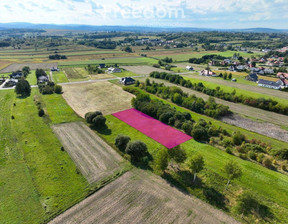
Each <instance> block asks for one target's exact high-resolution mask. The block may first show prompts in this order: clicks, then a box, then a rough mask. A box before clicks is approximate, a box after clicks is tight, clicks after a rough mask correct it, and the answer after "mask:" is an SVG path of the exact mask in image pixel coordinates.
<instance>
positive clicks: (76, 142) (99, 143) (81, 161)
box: [52, 122, 124, 183]
mask: <svg viewBox="0 0 288 224" xmlns="http://www.w3.org/2000/svg"><path fill="white" fill-rule="evenodd" d="M52 128H53V130H54V133H56V135H57V136H58V138H59V140H60V141H61V142H62V144H63V146H64V148H65V150H66V151H67V152H68V153H69V155H70V157H71V158H72V159H73V160H74V162H75V163H76V164H77V166H78V168H79V170H80V171H81V173H82V174H83V176H84V177H86V179H87V180H88V182H89V183H93V182H96V181H99V180H101V179H102V178H105V177H107V176H109V175H111V174H113V172H115V171H116V170H117V169H120V166H121V163H124V160H123V158H122V157H121V156H120V155H119V154H118V153H117V152H116V151H115V150H114V149H113V148H111V146H109V145H108V144H107V143H105V142H104V141H103V140H102V139H101V138H100V137H99V136H98V135H96V134H95V133H94V132H93V131H92V130H91V129H90V128H89V127H88V126H86V125H85V124H84V123H82V122H76V123H75V122H74V123H65V124H60V125H54V126H53V127H52Z"/></svg>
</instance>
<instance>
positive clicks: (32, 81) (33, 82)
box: [26, 70, 37, 85]
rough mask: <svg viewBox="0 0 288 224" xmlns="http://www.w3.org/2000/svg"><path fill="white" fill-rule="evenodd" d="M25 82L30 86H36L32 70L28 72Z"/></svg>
mask: <svg viewBox="0 0 288 224" xmlns="http://www.w3.org/2000/svg"><path fill="white" fill-rule="evenodd" d="M26 80H27V81H28V82H29V83H30V85H37V78H36V75H35V71H34V70H33V71H31V72H30V74H29V75H28V76H27V78H26Z"/></svg>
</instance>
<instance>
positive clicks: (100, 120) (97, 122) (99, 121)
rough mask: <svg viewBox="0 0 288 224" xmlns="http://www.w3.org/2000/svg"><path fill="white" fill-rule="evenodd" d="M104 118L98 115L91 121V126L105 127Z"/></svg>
mask: <svg viewBox="0 0 288 224" xmlns="http://www.w3.org/2000/svg"><path fill="white" fill-rule="evenodd" d="M105 122H106V118H105V117H104V116H103V115H98V116H96V117H95V118H93V120H92V124H93V125H94V126H95V127H103V126H104V125H105Z"/></svg>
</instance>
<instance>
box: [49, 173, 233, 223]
mask: <svg viewBox="0 0 288 224" xmlns="http://www.w3.org/2000/svg"><path fill="white" fill-rule="evenodd" d="M58 223H59V224H88V223H89V224H90V223H101V224H106V223H107V224H108V223H109V224H112V223H118V224H120V223H123V224H128V223H133V224H137V223H139V224H144V223H147V224H150V223H157V224H161V223H163V224H167V223H185V224H186V223H187V224H188V223H201V224H203V223H209V224H212V223H213V224H217V223H229V224H234V223H238V222H237V221H235V220H234V219H233V218H231V217H229V216H228V215H226V214H225V213H223V212H222V211H219V210H216V209H215V208H213V207H212V206H210V205H208V204H206V203H205V202H202V201H201V200H199V199H196V198H194V197H191V196H188V195H185V194H183V193H182V192H180V191H178V190H177V189H175V188H173V187H171V186H170V185H169V184H168V183H166V182H165V181H164V180H163V179H161V178H160V177H158V176H156V175H154V174H151V173H147V172H145V171H141V170H132V171H130V172H128V173H125V174H124V175H123V176H121V177H120V178H118V179H117V180H115V181H114V182H112V183H110V184H108V185H107V186H105V187H104V188H102V189H101V190H99V191H98V192H96V193H95V194H93V195H92V196H90V197H89V198H87V199H85V200H84V201H82V202H80V203H79V204H77V205H76V206H74V207H72V208H71V209H69V210H67V211H66V212H65V213H63V214H62V215H60V216H58V217H57V218H55V219H54V220H52V221H51V222H50V224H58Z"/></svg>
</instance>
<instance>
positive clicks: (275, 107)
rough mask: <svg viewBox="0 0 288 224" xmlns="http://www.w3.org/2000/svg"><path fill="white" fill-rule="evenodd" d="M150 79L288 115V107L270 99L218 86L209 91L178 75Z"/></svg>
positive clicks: (158, 75) (163, 75) (201, 85)
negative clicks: (238, 92)
mask: <svg viewBox="0 0 288 224" xmlns="http://www.w3.org/2000/svg"><path fill="white" fill-rule="evenodd" d="M150 77H153V78H157V79H164V80H167V81H169V82H171V83H175V84H178V85H181V86H184V87H186V88H190V89H193V90H196V91H199V92H202V93H205V94H207V95H209V96H214V97H217V98H220V99H223V100H226V101H230V102H234V103H242V104H245V105H248V106H251V107H256V108H260V109H263V110H267V111H272V112H275V113H279V114H284V115H288V106H284V105H281V104H280V103H279V102H277V101H275V100H272V99H265V98H254V97H246V96H243V95H242V94H241V95H236V91H235V90H234V91H233V92H231V93H229V92H225V91H224V90H222V89H221V88H220V87H219V86H217V87H216V89H211V88H209V87H206V86H204V84H203V83H202V82H199V83H192V82H191V81H190V80H186V79H184V78H183V77H182V76H180V75H174V74H169V73H165V72H161V73H160V72H152V73H151V74H150Z"/></svg>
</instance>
